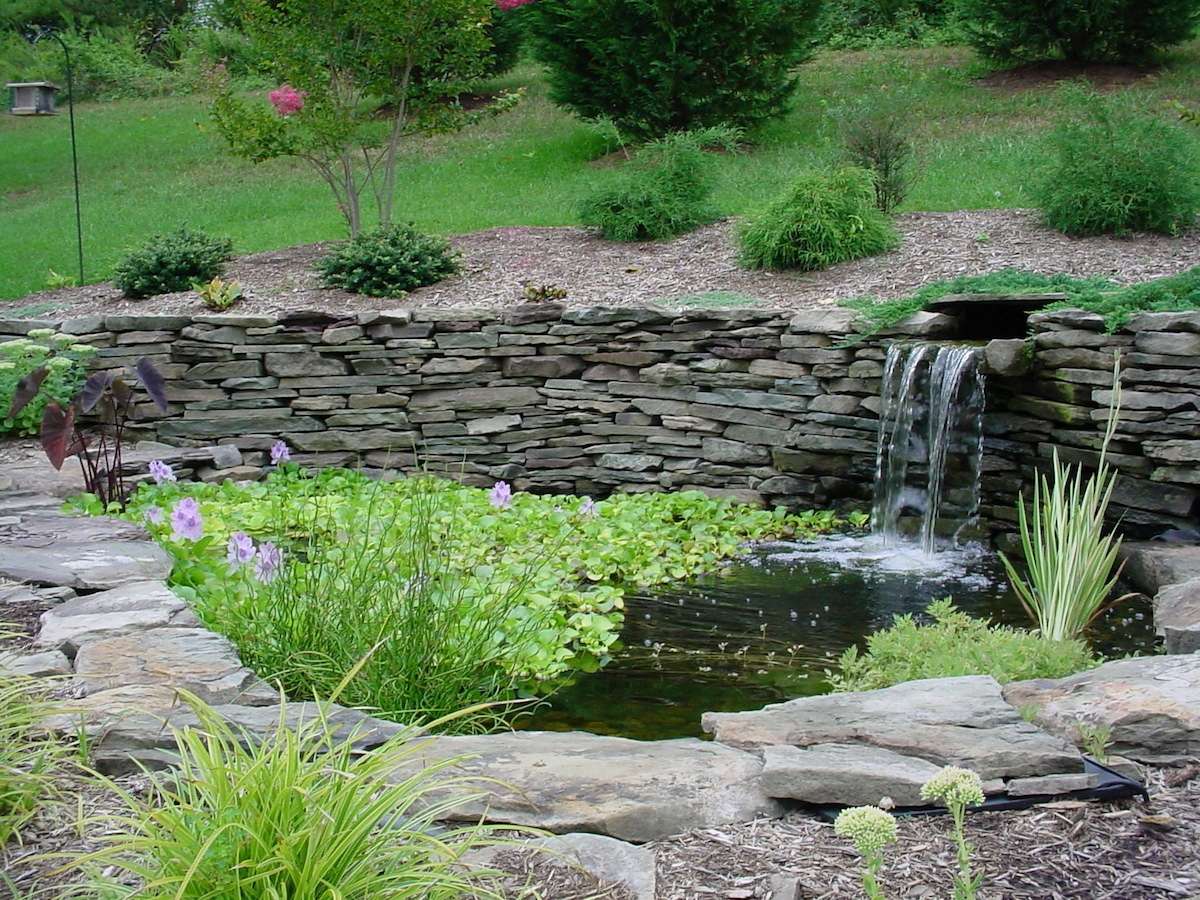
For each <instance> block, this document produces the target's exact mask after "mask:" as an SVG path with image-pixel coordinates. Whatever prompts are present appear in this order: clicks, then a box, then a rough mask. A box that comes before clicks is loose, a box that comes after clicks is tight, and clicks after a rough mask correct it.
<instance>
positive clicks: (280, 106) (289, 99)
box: [267, 84, 308, 116]
mask: <svg viewBox="0 0 1200 900" xmlns="http://www.w3.org/2000/svg"><path fill="white" fill-rule="evenodd" d="M307 96H308V93H307V92H306V91H298V90H296V89H295V88H294V87H292V86H291V85H290V84H281V85H280V86H279V87H277V88H276V89H275V90H273V91H271V92H270V93H269V94H267V99H268V100H270V101H271V105H272V106H274V107H275V112H277V113H279V114H280V115H281V116H290V115H293V114H294V113H298V112H300V110H302V109H304V98H305V97H307Z"/></svg>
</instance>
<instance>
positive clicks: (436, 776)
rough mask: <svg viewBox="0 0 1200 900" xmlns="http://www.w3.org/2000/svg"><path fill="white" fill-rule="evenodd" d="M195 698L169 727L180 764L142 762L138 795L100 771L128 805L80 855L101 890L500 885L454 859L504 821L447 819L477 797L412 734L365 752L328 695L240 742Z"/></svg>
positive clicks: (460, 892) (307, 893)
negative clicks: (455, 822) (164, 768)
mask: <svg viewBox="0 0 1200 900" xmlns="http://www.w3.org/2000/svg"><path fill="white" fill-rule="evenodd" d="M187 699H188V701H189V703H190V704H191V706H192V708H193V710H194V712H195V715H196V719H197V722H196V724H195V725H193V726H188V727H184V728H182V729H179V730H177V731H176V732H175V740H176V743H177V745H178V754H179V772H178V774H171V773H168V774H162V773H148V774H147V776H146V777H147V778H148V779H149V780H150V790H148V791H146V792H145V793H137V794H135V793H131V792H130V791H128V790H127V789H126V788H124V787H122V786H120V785H117V784H115V783H113V782H108V781H105V782H104V783H105V785H106V786H107V787H108V788H109V789H110V790H112V791H113V792H114V793H115V794H116V795H117V796H118V797H119V799H120V802H121V804H122V806H123V807H124V808H123V809H122V810H121V811H120V813H119V815H116V816H110V817H106V818H104V819H103V820H102V821H99V822H97V823H96V824H98V825H102V826H103V828H102V829H101V830H102V831H103V837H102V838H101V841H102V846H101V849H99V850H97V851H95V852H91V853H86V854H81V855H79V856H77V857H76V858H75V859H74V860H73V861H74V862H75V863H76V864H77V865H79V866H80V867H83V868H85V869H91V870H96V869H101V868H103V870H104V871H103V874H102V875H95V876H93V880H92V884H91V885H90V887H91V888H92V889H94V890H96V891H97V896H103V897H110V898H124V897H128V898H133V897H145V896H148V894H147V887H148V886H150V885H152V886H153V889H154V893H153V896H155V897H175V898H180V900H201V898H218V897H228V898H233V897H241V898H249V897H262V898H266V897H279V898H283V897H288V898H295V900H301V898H305V900H315V898H324V897H345V898H368V897H370V898H380V900H388V898H393V900H398V898H405V897H428V898H440V900H450V898H456V897H465V896H471V897H474V896H485V897H490V896H495V895H494V894H493V893H492V892H490V891H488V890H487V889H486V888H481V885H480V884H479V883H478V882H479V881H480V879H481V877H484V878H486V876H487V873H486V872H484V873H483V875H482V876H481V875H480V874H479V873H472V872H471V871H470V870H469V868H468V867H466V866H464V865H462V864H461V863H460V859H461V858H462V856H463V854H464V853H465V852H467V851H469V850H471V849H475V848H480V847H483V846H486V845H488V844H494V843H496V840H495V838H493V837H492V835H494V834H496V829H489V828H487V827H485V826H482V825H478V824H475V825H469V826H465V827H461V828H451V827H447V826H445V825H444V824H442V823H441V820H442V819H444V818H446V817H447V816H448V814H449V813H451V812H452V811H453V810H454V809H455V808H456V807H459V806H461V805H462V804H463V803H464V802H466V801H468V800H471V799H474V794H473V792H471V790H470V788H469V787H467V786H466V785H465V784H464V782H463V781H462V779H461V778H454V777H451V776H449V775H448V774H447V770H448V769H449V768H451V767H452V766H454V765H456V764H457V763H458V762H459V761H458V760H453V759H451V760H445V761H433V762H431V761H429V760H427V759H423V758H422V756H421V751H422V750H424V749H426V748H428V746H429V744H428V742H427V741H423V740H421V739H420V737H419V735H417V734H416V733H414V732H412V731H404V732H401V733H400V734H398V735H396V736H395V737H393V738H392V739H390V740H388V741H387V742H386V743H384V744H383V745H382V746H379V747H377V748H375V749H373V750H372V751H371V752H370V753H362V752H360V750H359V748H358V747H357V746H356V744H357V740H358V738H360V737H361V734H360V732H359V731H358V730H356V731H354V732H351V733H350V734H341V735H340V736H339V731H338V728H337V727H336V726H335V725H334V724H332V723H331V722H329V721H328V720H327V718H326V708H325V706H324V704H322V705H320V706H319V707H318V709H317V711H316V712H315V713H311V714H309V715H308V717H307V718H305V719H302V720H301V721H300V722H299V723H298V724H295V725H293V726H291V727H289V724H288V721H289V719H290V720H292V721H293V722H295V720H296V716H295V713H296V710H295V709H292V710H288V709H287V708H286V707H284V706H281V707H280V711H279V720H278V724H277V725H276V726H275V728H274V729H273V730H272V731H270V732H269V733H268V734H267V735H266V736H265V737H264V738H262V739H261V740H257V739H256V740H246V739H245V736H244V735H241V734H238V733H236V732H235V731H233V730H232V729H231V728H230V727H229V726H228V725H227V724H226V723H225V722H224V721H223V720H222V719H221V717H220V716H219V715H218V714H217V713H216V712H214V711H212V710H211V709H209V708H207V707H205V706H203V705H202V704H200V703H199V701H197V700H196V699H195V698H187ZM398 773H404V774H403V777H399V776H398ZM476 891H479V892H480V893H476Z"/></svg>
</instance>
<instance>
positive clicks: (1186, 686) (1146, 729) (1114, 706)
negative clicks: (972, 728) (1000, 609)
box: [1004, 653, 1200, 765]
mask: <svg viewBox="0 0 1200 900" xmlns="http://www.w3.org/2000/svg"><path fill="white" fill-rule="evenodd" d="M1004 696H1005V699H1007V700H1008V702H1009V703H1011V704H1013V706H1016V707H1023V706H1031V707H1035V708H1036V709H1037V722H1038V724H1039V725H1041V726H1042V727H1044V728H1046V729H1047V730H1049V731H1052V732H1054V733H1055V734H1057V735H1061V736H1062V737H1064V738H1066V739H1067V740H1079V726H1080V725H1090V726H1107V727H1108V728H1110V729H1111V731H1112V734H1111V740H1112V745H1111V746H1110V747H1109V750H1110V752H1112V753H1116V754H1120V755H1121V756H1126V757H1129V758H1130V759H1133V760H1136V761H1137V762H1141V763H1157V764H1163V765H1174V764H1179V763H1183V762H1186V761H1187V760H1189V759H1192V758H1194V757H1197V756H1200V654H1195V653H1192V654H1188V655H1185V656H1144V657H1140V658H1137V659H1119V660H1114V661H1113V662H1108V663H1105V664H1104V665H1102V666H1099V667H1097V668H1095V669H1089V670H1088V671H1087V672H1080V673H1078V674H1076V675H1069V676H1067V677H1066V678H1057V679H1045V678H1043V679H1036V680H1033V681H1014V682H1012V683H1011V684H1008V685H1006V686H1005V688H1004Z"/></svg>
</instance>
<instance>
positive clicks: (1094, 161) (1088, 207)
mask: <svg viewBox="0 0 1200 900" xmlns="http://www.w3.org/2000/svg"><path fill="white" fill-rule="evenodd" d="M1066 94H1067V97H1068V103H1069V104H1070V106H1069V109H1070V112H1069V113H1068V114H1067V118H1066V119H1065V120H1064V121H1062V122H1061V123H1060V124H1059V125H1058V127H1057V128H1055V130H1054V132H1053V133H1052V135H1051V137H1050V140H1049V150H1050V154H1049V155H1050V160H1051V161H1050V163H1049V165H1048V166H1047V167H1046V169H1045V170H1044V171H1043V173H1042V175H1041V178H1040V179H1039V181H1038V182H1037V184H1036V185H1035V200H1036V201H1037V204H1038V206H1039V207H1040V208H1041V210H1042V215H1043V216H1044V218H1045V220H1046V223H1047V224H1048V225H1050V226H1051V227H1052V228H1057V229H1058V230H1059V231H1062V232H1064V233H1066V234H1072V235H1090V234H1128V233H1129V232H1132V231H1156V232H1161V233H1163V234H1178V233H1179V232H1180V231H1181V230H1182V229H1184V228H1187V227H1188V226H1190V225H1191V224H1192V223H1193V222H1194V221H1195V218H1196V213H1197V211H1198V210H1200V158H1198V155H1197V149H1196V139H1195V138H1194V137H1193V136H1192V135H1191V134H1190V133H1189V132H1188V131H1187V130H1185V129H1184V128H1182V127H1181V126H1179V125H1176V124H1173V123H1170V122H1166V121H1163V120H1162V119H1159V118H1157V117H1155V116H1153V115H1148V114H1146V113H1143V112H1139V111H1138V110H1137V109H1136V107H1134V106H1132V105H1131V104H1130V102H1129V101H1128V100H1124V99H1111V98H1103V97H1100V96H1099V95H1096V94H1094V93H1091V92H1086V91H1085V92H1082V93H1079V92H1076V91H1068V92H1066Z"/></svg>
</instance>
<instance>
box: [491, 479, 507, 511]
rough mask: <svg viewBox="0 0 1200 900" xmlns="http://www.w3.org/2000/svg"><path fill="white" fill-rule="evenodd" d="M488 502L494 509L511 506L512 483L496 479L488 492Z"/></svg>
mask: <svg viewBox="0 0 1200 900" xmlns="http://www.w3.org/2000/svg"><path fill="white" fill-rule="evenodd" d="M488 502H490V503H491V504H492V506H494V507H496V509H508V508H509V507H510V506H512V485H510V484H509V483H508V482H507V481H497V482H496V483H495V485H493V486H492V492H491V493H490V494H488Z"/></svg>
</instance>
